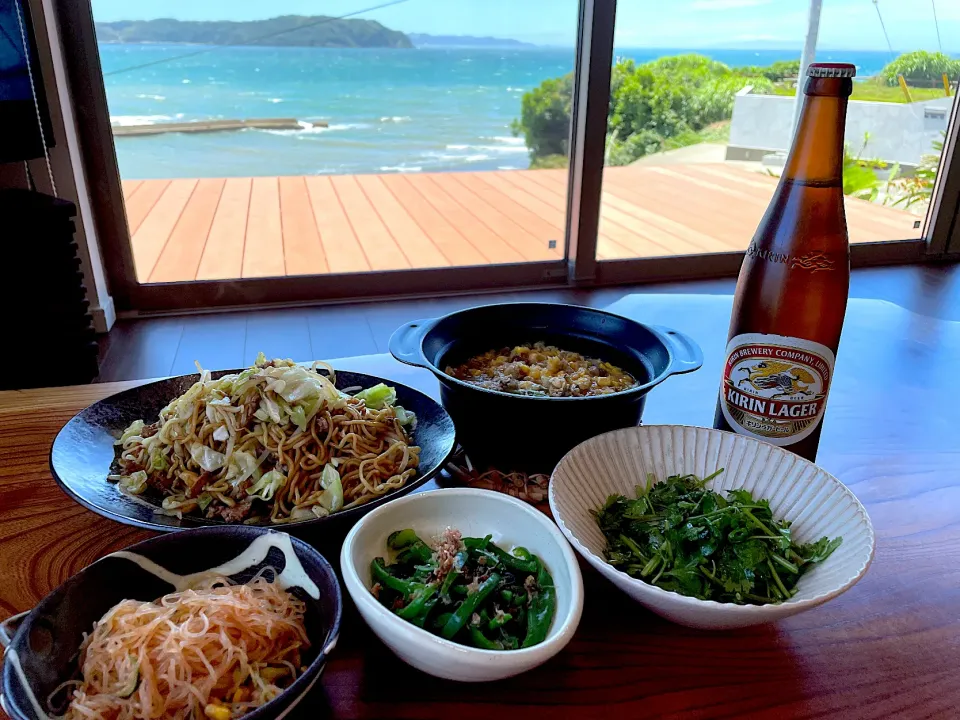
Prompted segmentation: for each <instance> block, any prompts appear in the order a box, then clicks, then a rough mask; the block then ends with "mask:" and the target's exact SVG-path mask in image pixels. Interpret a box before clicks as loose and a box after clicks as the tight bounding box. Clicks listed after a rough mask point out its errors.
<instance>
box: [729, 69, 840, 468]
mask: <svg viewBox="0 0 960 720" xmlns="http://www.w3.org/2000/svg"><path fill="white" fill-rule="evenodd" d="M855 72H856V71H855V68H854V66H853V65H846V64H841V63H814V64H812V65H810V67H809V69H808V71H807V80H806V88H805V90H804V94H805V97H804V104H803V109H802V111H801V114H800V121H799V124H798V125H797V132H796V135H795V137H794V141H793V147H792V148H791V150H790V155H789V157H788V158H787V164H786V166H785V167H784V171H783V175H782V176H781V178H780V184H779V185H778V186H777V189H776V191H775V192H774V195H773V199H772V200H771V201H770V206H769V207H768V208H767V212H766V214H765V215H764V216H763V220H761V221H760V226H759V227H758V228H757V232H756V234H755V235H754V237H753V241H752V242H751V243H750V247H749V248H748V249H747V253H746V257H745V258H744V261H743V265H742V267H741V268H740V279H739V280H738V282H737V292H736V297H735V299H734V304H733V316H732V318H731V320H730V334H729V340H728V343H727V351H726V362H725V364H724V369H723V379H722V382H721V386H720V397H719V401H718V404H717V414H716V420H715V426H716V427H717V428H720V429H722V430H733V431H734V432H737V433H740V434H743V435H749V436H750V437H754V438H758V439H760V440H765V441H767V442H770V443H773V444H774V445H779V446H781V447H784V448H787V449H788V450H792V451H793V452H795V453H797V454H798V455H800V456H802V457H805V458H807V459H808V460H814V459H815V458H816V455H817V446H818V444H819V442H820V431H821V429H822V422H821V421H822V419H823V413H824V409H825V407H826V402H827V393H828V391H829V389H830V382H831V380H832V379H833V368H834V362H835V358H836V352H837V345H838V344H839V343H840V331H841V329H842V327H843V316H844V313H845V312H846V307H847V294H848V291H849V286H850V248H849V244H848V241H847V223H846V218H845V216H844V212H843V129H844V121H845V120H846V114H847V99H848V98H849V97H850V93H851V92H852V90H853V82H852V80H851V78H852V77H853V76H854V74H855Z"/></svg>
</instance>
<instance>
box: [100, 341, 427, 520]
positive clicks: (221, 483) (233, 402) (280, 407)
mask: <svg viewBox="0 0 960 720" xmlns="http://www.w3.org/2000/svg"><path fill="white" fill-rule="evenodd" d="M317 366H323V367H324V368H325V369H326V370H327V371H328V372H329V375H330V376H329V378H328V377H325V376H324V375H322V374H320V373H319V372H317V370H316V368H317ZM335 381H336V379H335V376H334V373H333V369H332V368H330V367H329V366H326V365H323V364H322V363H316V364H315V365H314V368H313V369H310V368H305V367H302V366H300V365H296V364H295V363H293V362H291V361H289V360H272V361H267V360H266V359H265V358H264V357H263V355H262V354H261V355H260V357H258V359H257V363H256V365H254V366H253V367H252V368H249V369H247V370H244V371H243V372H242V373H240V374H239V375H225V376H224V377H221V378H219V379H217V380H212V379H211V377H210V373H209V372H207V371H202V372H201V377H200V380H199V381H198V382H197V383H195V384H194V385H193V386H192V387H191V388H190V389H189V390H188V391H187V392H186V393H184V394H183V395H182V396H180V397H178V398H176V399H174V400H173V401H172V402H171V403H170V404H169V405H167V406H166V407H165V408H164V409H163V410H161V411H160V419H159V420H158V421H157V422H155V423H153V424H151V425H146V424H144V422H143V421H142V420H138V421H137V422H135V423H133V424H132V425H131V426H130V427H129V428H127V430H126V431H125V432H124V433H123V435H122V437H121V438H120V440H118V441H117V445H118V447H119V453H118V457H117V460H116V463H115V467H116V470H117V472H116V474H113V475H111V476H110V477H109V479H110V480H111V481H115V482H117V483H118V484H119V487H120V490H121V491H122V492H124V493H126V494H128V495H133V496H141V497H142V498H143V499H144V500H147V501H148V502H149V501H151V500H153V501H154V506H155V509H156V510H157V511H158V512H162V513H165V514H171V515H176V516H178V517H182V516H183V515H184V514H189V513H193V514H202V515H203V516H205V517H207V518H220V519H222V520H225V521H227V522H246V523H256V522H270V523H286V522H293V521H298V520H304V519H310V518H315V517H324V516H326V515H328V514H330V513H333V512H337V511H338V510H341V509H345V508H350V507H354V506H357V505H361V504H363V503H366V502H369V501H370V500H373V499H375V498H377V497H380V496H382V495H384V494H385V493H387V492H390V491H391V490H395V489H397V488H400V487H402V486H403V485H404V484H405V483H406V482H407V481H408V480H409V479H410V478H412V477H413V476H414V475H415V474H416V472H417V466H418V464H419V453H420V448H419V447H417V446H416V445H414V444H413V442H412V440H411V437H410V434H409V432H411V431H412V430H413V428H414V427H415V423H416V418H415V417H414V415H413V413H411V412H408V411H406V410H405V409H404V408H402V407H400V406H399V405H397V404H396V392H395V390H394V389H393V388H390V387H387V386H386V385H382V384H380V385H376V386H374V387H372V388H368V389H366V390H362V391H361V392H359V393H357V394H356V395H353V396H351V395H346V394H345V393H343V392H341V391H339V390H337V388H336V386H335ZM156 503H160V507H158V508H157V507H156Z"/></svg>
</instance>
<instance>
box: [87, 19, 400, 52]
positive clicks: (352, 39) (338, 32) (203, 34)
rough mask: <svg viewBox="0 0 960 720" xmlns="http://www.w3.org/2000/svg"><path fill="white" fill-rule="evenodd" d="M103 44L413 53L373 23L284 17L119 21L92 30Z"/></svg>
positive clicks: (391, 32)
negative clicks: (383, 50) (244, 20)
mask: <svg viewBox="0 0 960 720" xmlns="http://www.w3.org/2000/svg"><path fill="white" fill-rule="evenodd" d="M96 29H97V40H98V41H99V42H102V43H188V44H191V45H258V46H270V47H329V48H412V47H413V43H411V42H410V38H408V37H407V36H406V35H405V34H404V33H402V32H400V31H399V30H391V29H389V28H386V27H384V26H383V25H381V24H380V23H378V22H377V21H376V20H357V19H349V20H340V19H338V18H332V17H324V16H312V17H311V16H304V15H284V16H282V17H276V18H271V19H269V20H251V21H247V22H233V21H229V20H211V21H194V20H173V19H167V18H163V19H159V20H121V21H118V22H108V23H100V22H98V23H97V24H96Z"/></svg>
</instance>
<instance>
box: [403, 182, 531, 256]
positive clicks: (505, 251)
mask: <svg viewBox="0 0 960 720" xmlns="http://www.w3.org/2000/svg"><path fill="white" fill-rule="evenodd" d="M407 180H408V181H409V182H410V184H411V185H413V187H414V189H416V190H417V192H419V193H420V194H421V195H423V197H424V198H425V199H426V200H427V202H429V203H430V204H431V205H432V206H433V207H434V208H435V209H436V211H437V212H438V213H440V215H442V216H443V217H444V219H446V221H447V222H449V223H450V224H451V225H453V226H454V227H455V228H457V230H459V232H460V234H461V235H463V237H465V238H466V239H467V240H468V241H469V242H470V244H471V245H473V246H474V247H475V248H476V249H477V250H479V251H480V253H481V254H482V255H483V257H485V258H486V259H487V261H488V262H490V263H514V262H523V256H522V255H521V254H520V253H518V252H517V251H516V250H514V249H513V248H512V247H510V246H509V245H508V244H507V243H506V242H504V240H503V238H501V237H500V236H499V235H497V234H496V233H495V232H493V230H491V229H490V228H488V227H487V226H486V225H484V224H483V223H482V222H480V220H479V218H478V217H477V216H476V215H474V214H473V213H472V212H471V210H470V209H469V208H465V207H463V206H462V205H460V203H458V202H457V201H456V200H454V199H453V198H452V197H450V195H448V194H447V193H446V191H445V190H444V189H443V187H442V180H441V181H440V182H435V181H434V178H433V177H431V176H429V175H419V176H408V177H407Z"/></svg>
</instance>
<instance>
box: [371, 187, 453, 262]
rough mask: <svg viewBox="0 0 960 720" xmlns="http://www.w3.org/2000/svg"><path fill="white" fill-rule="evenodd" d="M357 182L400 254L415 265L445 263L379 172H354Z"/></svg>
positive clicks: (437, 249) (441, 255) (428, 237)
mask: <svg viewBox="0 0 960 720" xmlns="http://www.w3.org/2000/svg"><path fill="white" fill-rule="evenodd" d="M356 178H357V183H359V185H360V188H361V189H362V190H363V192H364V194H365V195H366V196H367V200H369V201H370V204H371V205H372V206H373V207H374V208H375V210H376V212H377V214H378V215H379V216H380V219H381V220H382V221H383V224H384V225H385V226H386V227H387V228H389V229H390V234H391V236H392V237H393V239H394V240H395V241H396V242H397V244H398V245H399V246H400V249H401V250H402V251H403V254H404V257H407V258H411V259H412V260H413V262H415V264H416V267H425V268H427V267H446V266H448V265H450V261H449V260H447V258H446V257H445V256H444V254H443V252H441V250H440V249H439V248H438V247H437V246H436V245H435V244H434V242H433V241H432V240H431V239H430V236H429V235H427V233H425V232H424V231H423V229H422V228H421V227H420V226H419V225H418V224H417V223H416V221H415V220H414V219H413V218H412V217H410V213H408V212H407V211H406V209H404V207H403V205H402V204H400V202H399V201H398V200H397V198H396V196H395V195H394V194H393V193H392V192H390V189H389V188H388V187H387V186H386V185H384V184H383V179H382V178H381V177H380V176H379V175H357V176H356Z"/></svg>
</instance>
